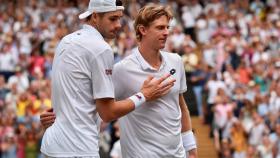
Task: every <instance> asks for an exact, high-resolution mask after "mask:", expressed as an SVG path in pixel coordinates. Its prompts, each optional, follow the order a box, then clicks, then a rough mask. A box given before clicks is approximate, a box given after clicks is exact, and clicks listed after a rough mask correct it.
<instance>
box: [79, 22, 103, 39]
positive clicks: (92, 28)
mask: <svg viewBox="0 0 280 158" xmlns="http://www.w3.org/2000/svg"><path fill="white" fill-rule="evenodd" d="M83 29H84V30H86V31H88V32H91V33H94V34H95V35H96V36H97V37H98V38H101V39H102V40H104V38H103V36H102V35H101V34H100V32H99V31H97V30H96V28H95V27H93V26H91V25H88V24H84V25H83Z"/></svg>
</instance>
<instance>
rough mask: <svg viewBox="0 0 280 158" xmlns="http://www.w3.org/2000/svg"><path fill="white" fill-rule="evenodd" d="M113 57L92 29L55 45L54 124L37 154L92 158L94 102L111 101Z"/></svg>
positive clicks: (95, 147)
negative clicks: (104, 99) (97, 100)
mask: <svg viewBox="0 0 280 158" xmlns="http://www.w3.org/2000/svg"><path fill="white" fill-rule="evenodd" d="M112 68H113V53H112V50H111V47H110V46H109V45H108V44H107V43H106V42H105V41H104V39H103V37H102V36H101V34H100V33H99V32H98V31H97V30H96V29H95V28H93V27H91V26H89V25H84V27H83V29H81V30H79V31H76V32H74V33H72V34H70V35H67V36H66V37H64V38H63V39H62V41H61V42H60V43H59V45H58V47H57V49H56V52H55V57H54V63H53V71H52V105H53V108H54V112H55V114H56V120H55V122H54V124H53V125H52V126H51V127H49V128H48V129H47V130H46V132H45V134H44V137H43V140H42V146H41V151H42V152H43V153H44V154H46V155H48V156H50V157H82V156H83V157H94V158H95V157H96V158H99V154H98V150H99V147H98V139H99V125H100V121H101V120H100V117H99V116H98V113H97V111H96V105H95V103H94V99H98V98H114V87H113V82H112Z"/></svg>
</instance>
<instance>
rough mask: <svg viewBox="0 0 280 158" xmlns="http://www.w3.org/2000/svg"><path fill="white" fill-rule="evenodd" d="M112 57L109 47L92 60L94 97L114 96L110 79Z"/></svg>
mask: <svg viewBox="0 0 280 158" xmlns="http://www.w3.org/2000/svg"><path fill="white" fill-rule="evenodd" d="M113 63H114V57H113V53H112V51H111V50H110V49H106V50H105V51H104V52H102V53H100V54H99V55H98V56H96V57H95V58H94V59H93V60H92V64H91V65H92V67H91V75H92V90H93V97H94V99H99V98H115V95H114V84H113V80H112V72H113Z"/></svg>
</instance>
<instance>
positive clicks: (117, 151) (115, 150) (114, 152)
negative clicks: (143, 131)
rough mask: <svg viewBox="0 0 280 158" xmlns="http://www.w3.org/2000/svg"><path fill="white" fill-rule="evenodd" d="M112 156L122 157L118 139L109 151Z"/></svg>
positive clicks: (115, 157) (113, 157) (114, 157)
mask: <svg viewBox="0 0 280 158" xmlns="http://www.w3.org/2000/svg"><path fill="white" fill-rule="evenodd" d="M110 156H111V157H112V158H122V150H121V143H120V140H118V141H116V142H115V143H114V145H113V148H112V150H111V152H110Z"/></svg>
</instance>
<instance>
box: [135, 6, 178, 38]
mask: <svg viewBox="0 0 280 158" xmlns="http://www.w3.org/2000/svg"><path fill="white" fill-rule="evenodd" d="M161 16H166V17H167V19H168V20H170V19H172V18H173V15H172V12H171V10H170V8H169V7H167V6H162V5H156V4H150V5H146V6H144V7H143V8H141V9H140V10H139V12H138V14H137V16H136V18H135V22H134V29H135V32H136V38H137V40H139V41H140V40H141V39H142V34H141V32H140V30H139V27H140V26H144V27H148V26H149V25H150V24H151V23H152V22H153V21H155V20H156V19H158V18H160V17H161Z"/></svg>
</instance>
